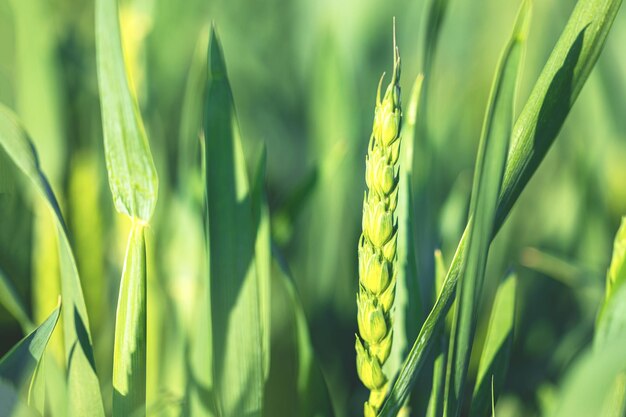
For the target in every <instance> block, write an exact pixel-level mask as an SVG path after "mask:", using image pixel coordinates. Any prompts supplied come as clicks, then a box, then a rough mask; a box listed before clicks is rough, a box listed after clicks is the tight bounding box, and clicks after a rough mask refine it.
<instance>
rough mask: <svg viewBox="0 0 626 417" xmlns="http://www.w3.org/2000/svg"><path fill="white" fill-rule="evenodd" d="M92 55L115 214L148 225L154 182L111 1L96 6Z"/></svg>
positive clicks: (155, 189)
mask: <svg viewBox="0 0 626 417" xmlns="http://www.w3.org/2000/svg"><path fill="white" fill-rule="evenodd" d="M96 52H97V68H98V85H99V90H100V101H101V110H102V128H103V131H104V149H105V157H106V165H107V172H108V175H109V186H110V187H111V194H112V195H113V201H114V203H115V208H116V209H117V211H118V212H120V213H124V214H126V215H127V216H129V217H131V218H137V219H141V220H142V221H144V222H148V221H149V220H150V217H151V216H152V213H153V211H154V207H155V205H156V200H157V194H158V178H157V172H156V168H155V167H154V162H153V160H152V154H151V152H150V145H149V144H148V138H147V136H146V132H145V129H144V126H143V121H142V119H141V115H140V113H139V108H138V106H137V102H136V99H135V98H134V95H133V92H132V91H131V89H130V88H129V81H128V78H127V74H126V69H125V66H124V57H123V54H122V42H121V38H120V23H119V17H118V8H117V1H116V0H98V1H96Z"/></svg>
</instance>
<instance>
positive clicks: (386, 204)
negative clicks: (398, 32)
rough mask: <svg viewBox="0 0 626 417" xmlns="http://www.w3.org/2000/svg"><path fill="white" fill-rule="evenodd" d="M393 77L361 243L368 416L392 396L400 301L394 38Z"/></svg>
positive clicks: (377, 118)
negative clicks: (390, 366) (390, 363)
mask: <svg viewBox="0 0 626 417" xmlns="http://www.w3.org/2000/svg"><path fill="white" fill-rule="evenodd" d="M393 50H394V62H393V74H392V78H391V82H390V83H389V86H388V87H387V90H386V92H385V96H384V97H383V99H382V101H381V99H380V88H381V85H382V81H383V78H384V74H383V76H382V77H381V79H380V82H379V84H378V91H377V94H376V110H375V115H374V126H373V129H372V130H373V131H372V135H371V136H370V142H369V146H368V152H367V156H366V159H365V182H366V184H367V191H366V192H365V197H364V201H363V225H362V226H363V233H362V234H361V238H360V239H359V247H358V254H359V292H358V294H357V307H358V314H357V322H358V327H359V335H357V336H356V361H357V372H358V374H359V378H360V379H361V381H362V382H363V384H364V385H365V386H366V387H367V388H368V389H369V390H370V397H369V400H368V401H366V402H365V405H364V415H365V417H370V416H372V417H374V416H376V414H377V412H378V410H379V409H380V406H381V405H382V402H383V400H384V398H385V394H386V392H387V381H388V378H387V376H386V375H385V374H384V372H383V369H382V367H383V364H384V363H385V361H387V358H388V357H389V353H390V352H391V344H392V339H393V326H392V314H391V308H392V306H393V302H394V298H395V284H396V260H397V253H396V252H397V251H396V248H397V239H398V230H397V229H398V228H397V221H396V218H395V210H396V206H397V205H398V157H399V154H400V142H401V141H400V125H401V121H402V110H401V106H400V85H399V81H400V54H399V52H398V48H397V46H396V36H395V22H394V35H393Z"/></svg>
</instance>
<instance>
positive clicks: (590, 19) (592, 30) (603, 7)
mask: <svg viewBox="0 0 626 417" xmlns="http://www.w3.org/2000/svg"><path fill="white" fill-rule="evenodd" d="M621 3H622V1H621V0H579V2H578V4H577V5H576V7H575V8H574V11H573V12H572V15H571V16H570V18H569V21H568V23H567V25H566V27H565V29H564V31H563V33H562V34H561V37H560V38H559V40H558V42H557V44H556V46H555V48H554V50H553V51H552V53H551V55H550V57H549V58H548V62H547V63H546V65H545V67H544V69H543V71H542V73H541V75H540V77H539V79H538V80H537V82H536V84H535V86H534V89H533V91H532V93H531V96H530V98H529V99H528V101H527V102H526V105H525V106H524V108H523V110H522V112H521V114H520V116H519V117H518V119H517V121H516V123H515V125H514V127H513V135H512V138H511V149H510V150H509V155H508V158H507V164H506V168H505V175H504V180H503V183H502V191H501V193H500V197H499V200H498V211H497V215H496V224H495V229H494V234H495V233H496V232H497V230H498V229H499V227H500V226H501V225H502V223H503V222H504V220H505V219H506V216H507V215H508V214H509V212H510V210H511V208H512V207H513V204H514V203H515V201H516V200H517V198H518V197H519V195H520V194H521V192H522V190H523V189H524V187H525V186H526V184H527V183H528V180H530V178H531V177H532V175H533V174H534V173H535V171H536V169H537V167H538V166H539V163H540V162H541V161H542V160H543V157H544V156H545V154H546V152H547V151H548V149H549V148H550V145H551V144H552V142H554V139H555V138H556V136H557V134H558V133H559V130H560V129H561V127H562V125H563V123H564V122H565V117H566V116H567V114H568V113H569V110H570V109H571V107H572V105H573V104H574V102H575V100H576V98H577V97H578V94H579V93H580V90H581V89H582V86H583V85H584V83H585V81H586V80H587V77H588V76H589V73H590V72H591V69H592V68H593V66H594V64H595V62H596V61H597V59H598V56H599V54H600V52H601V50H602V47H603V46H604V42H605V40H606V37H607V35H608V33H609V30H610V28H611V25H612V23H613V20H614V19H615V15H616V14H617V11H618V9H619V7H620V5H621ZM466 242H467V237H466V235H465V234H464V235H463V237H462V238H461V241H460V242H459V245H458V246H457V250H456V253H455V255H454V258H453V260H452V262H451V266H450V269H449V270H448V275H447V277H446V281H445V283H444V287H443V290H442V292H441V293H440V295H439V297H438V299H437V302H436V303H435V305H434V307H433V309H432V310H431V312H430V314H429V316H428V317H427V319H426V321H425V322H424V324H423V325H422V328H421V330H420V333H419V336H418V337H417V339H416V340H415V343H414V345H413V348H412V350H411V352H410V353H409V356H408V358H407V360H406V361H405V364H404V367H403V369H402V371H401V372H400V375H399V377H398V379H397V381H396V382H395V384H394V387H393V389H392V391H391V393H390V395H389V398H388V400H387V402H386V404H385V405H384V408H383V409H382V410H381V413H380V414H379V415H380V416H385V417H389V416H392V415H393V413H394V412H395V411H396V410H397V409H398V407H399V406H400V405H401V404H402V401H404V398H406V396H407V395H408V392H409V390H410V387H411V385H412V383H413V381H414V380H415V377H416V376H417V373H418V372H419V370H420V368H421V366H422V365H423V361H424V359H425V353H426V352H427V350H428V348H430V346H431V344H432V343H433V340H432V339H431V335H432V334H433V332H434V330H435V328H436V327H438V326H439V325H440V324H441V323H442V322H443V321H444V317H445V315H446V313H447V311H448V309H449V308H450V304H451V303H452V300H453V295H454V290H455V287H456V283H457V280H458V278H459V273H460V267H461V264H462V259H463V258H464V256H465V245H466Z"/></svg>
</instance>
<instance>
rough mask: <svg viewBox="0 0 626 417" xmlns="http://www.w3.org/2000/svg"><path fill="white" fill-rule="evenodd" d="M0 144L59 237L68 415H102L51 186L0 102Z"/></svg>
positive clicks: (79, 296) (74, 273)
mask: <svg viewBox="0 0 626 417" xmlns="http://www.w3.org/2000/svg"><path fill="white" fill-rule="evenodd" d="M0 146H2V147H3V148H4V150H5V151H6V153H7V155H8V156H9V157H10V158H11V160H12V161H13V162H14V163H15V165H16V166H17V167H18V168H19V169H20V170H21V171H22V172H23V173H24V174H25V175H26V176H27V177H28V179H29V180H30V181H31V182H32V184H33V185H34V186H35V189H36V190H37V192H38V193H39V194H40V195H41V196H43V197H44V199H45V201H46V203H47V204H48V206H49V207H50V209H51V210H52V212H53V213H54V219H55V222H56V227H57V230H58V237H59V259H60V265H61V296H62V298H63V304H62V307H61V314H62V318H63V338H64V342H65V360H66V362H67V373H66V378H67V382H68V401H67V404H68V415H69V416H70V417H74V416H85V415H88V416H94V417H100V416H104V409H103V406H102V396H101V394H100V385H99V383H98V377H97V374H96V368H95V363H94V359H93V347H92V343H91V333H90V330H89V321H88V319H87V310H86V308H85V300H84V298H83V293H82V289H81V285H80V280H79V276H78V269H77V268H76V261H75V259H74V254H73V252H72V248H71V245H70V242H69V239H68V236H67V229H66V227H65V222H64V220H63V217H62V215H61V210H60V208H59V204H58V203H57V200H56V197H55V196H54V193H53V192H52V188H51V187H50V184H49V183H48V180H47V179H46V176H45V175H44V173H43V172H42V171H41V167H40V165H39V159H38V156H37V153H36V151H35V148H34V146H33V144H32V142H31V141H30V139H29V137H28V135H27V133H26V131H25V130H24V128H23V127H22V126H21V124H20V123H19V121H18V120H17V118H16V117H15V115H14V114H13V113H12V112H11V111H10V110H8V109H7V108H6V107H4V106H2V105H0Z"/></svg>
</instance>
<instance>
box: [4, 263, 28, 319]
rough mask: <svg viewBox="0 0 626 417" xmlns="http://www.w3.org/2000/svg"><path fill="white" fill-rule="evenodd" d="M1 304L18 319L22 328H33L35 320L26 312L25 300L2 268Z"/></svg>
mask: <svg viewBox="0 0 626 417" xmlns="http://www.w3.org/2000/svg"><path fill="white" fill-rule="evenodd" d="M0 304H2V305H3V306H4V308H6V309H7V311H8V312H9V313H11V315H12V316H13V317H14V318H15V319H16V320H17V322H18V323H19V324H20V326H21V327H22V329H24V330H26V329H32V328H33V327H34V325H33V322H32V321H31V320H30V318H29V317H28V314H27V313H26V308H25V307H24V302H23V301H22V300H21V298H20V296H19V295H18V294H17V291H16V290H15V287H14V286H13V284H12V283H11V281H10V280H9V279H8V277H7V276H6V275H5V274H4V272H3V271H2V270H1V269H0Z"/></svg>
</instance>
